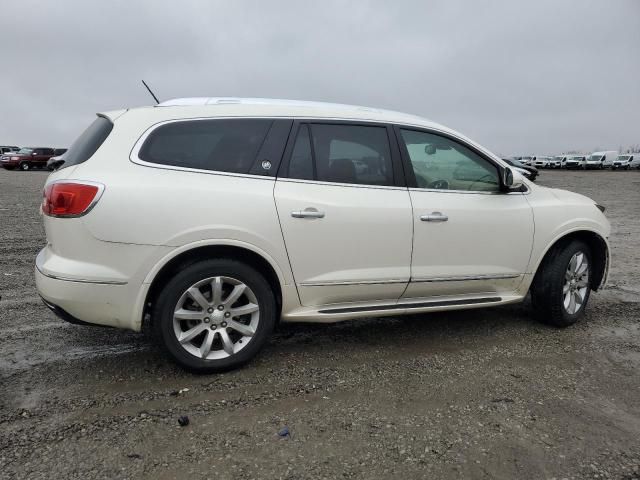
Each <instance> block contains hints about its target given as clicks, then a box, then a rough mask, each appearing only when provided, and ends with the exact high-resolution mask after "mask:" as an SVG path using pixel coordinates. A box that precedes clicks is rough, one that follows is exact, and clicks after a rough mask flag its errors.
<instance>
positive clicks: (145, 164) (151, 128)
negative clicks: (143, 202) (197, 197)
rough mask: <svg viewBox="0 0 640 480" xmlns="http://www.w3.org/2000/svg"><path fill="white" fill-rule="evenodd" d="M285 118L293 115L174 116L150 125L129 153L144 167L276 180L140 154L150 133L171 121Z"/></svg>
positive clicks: (133, 160) (134, 161) (264, 176)
mask: <svg viewBox="0 0 640 480" xmlns="http://www.w3.org/2000/svg"><path fill="white" fill-rule="evenodd" d="M283 118H292V117H290V116H282V117H275V116H273V115H268V116H264V117H262V116H256V115H251V116H244V115H238V116H224V117H190V118H173V119H171V120H163V121H161V122H156V123H154V124H152V125H150V126H149V127H148V128H147V129H146V130H145V131H144V132H142V135H141V136H140V138H138V140H137V141H136V143H134V145H133V148H132V149H131V152H130V153H129V160H130V161H131V162H132V163H135V164H137V165H141V166H143V167H150V168H159V169H161V170H174V171H178V172H190V173H206V174H208V175H224V176H228V177H241V178H256V179H262V180H271V181H274V180H275V179H276V178H275V177H271V176H266V175H256V174H251V173H236V172H225V171H222V170H207V169H204V168H189V167H179V166H176V165H165V164H162V163H154V162H147V161H146V160H142V159H141V158H140V155H139V154H140V150H141V149H142V145H144V142H145V141H146V140H147V138H148V137H149V135H151V134H152V133H153V132H154V131H155V130H156V129H158V128H160V127H162V126H164V125H168V124H170V123H177V122H198V121H204V120H236V119H255V120H278V119H283Z"/></svg>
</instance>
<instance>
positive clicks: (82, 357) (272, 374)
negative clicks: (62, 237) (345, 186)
mask: <svg viewBox="0 0 640 480" xmlns="http://www.w3.org/2000/svg"><path fill="white" fill-rule="evenodd" d="M45 178H46V173H44V172H9V171H4V170H0V240H1V242H2V247H3V248H2V256H0V294H1V295H2V300H0V332H1V333H2V335H1V337H0V386H1V388H0V477H1V478H30V479H37V478H65V479H67V478H68V479H72V478H82V479H92V478H141V477H142V478H144V477H150V478H155V479H165V478H167V479H168V478H184V477H186V476H187V475H189V476H191V478H258V477H264V478H291V479H298V478H313V479H317V478H336V477H345V478H367V479H371V478H396V477H400V476H403V477H405V478H504V479H512V478H518V479H524V478H535V479H538V478H548V479H551V478H557V479H561V478H568V479H573V478H575V479H578V478H579V479H582V478H619V479H638V478H640V377H639V375H638V367H639V366H640V322H639V316H640V268H639V266H640V215H638V205H640V172H636V171H633V172H606V171H605V172H581V171H576V172H565V171H548V172H547V171H545V172H543V173H542V175H541V178H540V183H542V184H544V185H550V186H554V187H562V188H568V189H571V190H574V191H577V192H580V193H584V194H586V195H589V196H591V197H592V198H593V199H594V200H597V201H598V202H599V203H602V204H604V205H606V206H607V214H608V216H609V218H610V220H611V222H612V224H613V234H612V237H611V244H612V249H613V256H614V264H613V268H612V269H611V275H610V287H609V288H608V289H607V290H606V291H604V292H602V293H597V294H595V295H593V296H592V297H591V301H590V305H589V308H588V312H587V315H586V318H585V320H584V321H582V322H581V323H579V324H577V325H575V326H574V327H571V328H568V329H565V330H557V329H554V328H550V327H546V326H543V325H539V324H537V323H535V322H533V321H532V320H531V319H530V316H529V313H528V307H529V306H528V304H527V303H524V304H522V305H516V306H510V307H501V308H493V309H482V310H472V311H468V312H455V313H440V314H431V315H414V316H408V317H401V318H397V317H392V318H386V319H376V320H361V321H353V322H345V323H341V324H336V325H283V326H281V327H280V328H279V330H278V331H277V332H276V334H275V335H274V336H273V338H272V339H271V341H270V342H269V343H268V345H267V346H266V348H265V349H264V350H263V351H262V353H261V354H260V355H259V357H258V358H257V359H256V360H255V361H253V362H252V363H251V364H249V365H248V366H246V367H245V368H243V369H241V370H237V371H233V372H230V373H226V374H222V375H211V376H194V375H190V374H187V373H185V372H183V371H181V370H179V369H177V368H176V367H174V366H173V365H172V364H171V363H169V362H168V361H167V360H166V359H165V358H164V357H163V356H162V354H161V353H160V352H159V351H158V349H157V348H156V347H155V346H154V345H152V344H151V343H150V342H149V340H148V339H147V338H146V337H145V336H144V335H142V334H135V333H131V332H122V331H116V330H111V329H100V328H91V327H80V326H73V325H68V324H65V323H64V322H62V321H60V320H58V319H57V318H55V316H54V315H53V314H52V313H50V312H49V311H48V310H47V309H46V308H45V307H44V306H43V305H42V304H41V303H40V301H39V299H38V297H37V295H36V290H35V285H34V279H33V274H32V269H33V260H34V257H35V255H36V253H37V251H38V250H39V249H40V248H41V247H42V245H43V244H44V234H43V229H42V226H41V223H40V218H39V215H38V213H37V210H38V203H39V201H40V191H41V188H42V185H43V183H44V181H45ZM184 415H186V416H188V418H189V419H190V423H189V425H188V426H184V427H181V426H180V425H179V423H178V418H179V417H180V416H184ZM285 426H286V427H288V429H289V432H290V435H288V436H284V437H280V436H278V432H279V431H280V430H281V429H283V428H284V427H285Z"/></svg>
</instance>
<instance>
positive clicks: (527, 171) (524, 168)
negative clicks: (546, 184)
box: [502, 158, 539, 182]
mask: <svg viewBox="0 0 640 480" xmlns="http://www.w3.org/2000/svg"><path fill="white" fill-rule="evenodd" d="M502 160H504V161H505V162H507V163H508V164H509V165H511V166H512V167H513V168H515V169H516V171H518V172H520V173H521V174H522V175H524V176H525V177H526V178H528V179H529V180H531V181H532V182H535V181H536V178H537V177H538V173H539V172H538V169H537V168H536V167H532V166H531V165H525V164H524V163H522V162H520V161H518V160H515V159H511V158H503V159H502Z"/></svg>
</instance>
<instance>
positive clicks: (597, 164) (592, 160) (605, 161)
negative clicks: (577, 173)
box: [585, 150, 618, 169]
mask: <svg viewBox="0 0 640 480" xmlns="http://www.w3.org/2000/svg"><path fill="white" fill-rule="evenodd" d="M617 158H618V152H617V151H615V150H607V151H604V152H593V153H592V154H591V155H589V156H588V157H587V162H586V164H585V168H599V169H603V168H608V167H611V166H612V165H613V161H614V160H615V159H617Z"/></svg>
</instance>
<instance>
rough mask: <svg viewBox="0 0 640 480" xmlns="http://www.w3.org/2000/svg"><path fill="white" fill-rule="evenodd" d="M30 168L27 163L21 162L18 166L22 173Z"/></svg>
mask: <svg viewBox="0 0 640 480" xmlns="http://www.w3.org/2000/svg"><path fill="white" fill-rule="evenodd" d="M30 168H31V165H30V164H29V162H22V163H21V164H20V170H22V171H23V172H26V171H27V170H29V169H30Z"/></svg>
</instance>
